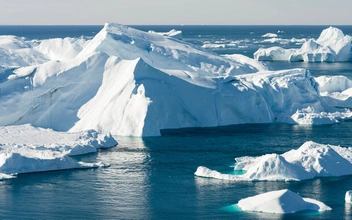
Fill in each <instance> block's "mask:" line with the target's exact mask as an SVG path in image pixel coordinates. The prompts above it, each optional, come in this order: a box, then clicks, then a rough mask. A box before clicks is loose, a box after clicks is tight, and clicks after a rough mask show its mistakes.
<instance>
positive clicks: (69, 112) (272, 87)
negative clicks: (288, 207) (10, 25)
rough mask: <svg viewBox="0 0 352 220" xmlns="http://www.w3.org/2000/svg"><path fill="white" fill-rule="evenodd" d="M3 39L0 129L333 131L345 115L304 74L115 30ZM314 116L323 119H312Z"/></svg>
mask: <svg viewBox="0 0 352 220" xmlns="http://www.w3.org/2000/svg"><path fill="white" fill-rule="evenodd" d="M4 39H5V40H3V41H1V42H2V43H1V42H0V46H1V45H2V46H3V49H2V50H0V56H1V58H4V59H3V60H2V61H1V63H0V113H1V114H0V125H2V126H5V125H21V124H28V123H29V124H31V125H33V126H35V127H42V128H51V129H53V130H56V131H72V132H80V131H84V130H89V129H93V130H96V131H97V132H99V133H103V134H107V133H111V134H112V135H125V136H158V135H160V130H162V129H176V128H184V127H210V126H224V125H230V124H241V123H273V122H282V123H292V124H299V123H323V122H324V123H335V122H338V121H339V119H342V118H343V117H345V116H346V117H347V116H348V114H349V112H348V111H347V110H345V109H343V108H335V105H330V104H329V102H328V100H326V96H322V94H321V92H320V91H319V86H320V85H319V84H318V83H317V82H316V81H315V79H314V77H312V76H311V75H310V73H309V71H307V70H304V69H292V70H282V71H268V69H269V68H268V67H267V66H265V65H264V64H262V63H261V62H259V61H257V60H254V59H250V58H248V57H245V56H242V55H228V56H219V55H217V54H213V53H210V52H208V51H206V50H203V49H202V48H199V47H196V46H194V45H191V44H189V43H185V42H182V41H180V40H177V39H174V38H172V37H165V36H161V35H159V34H155V33H147V32H143V31H139V30H136V29H133V28H130V27H127V26H123V25H119V24H111V23H107V24H105V26H104V28H103V29H102V30H101V31H100V32H99V33H98V34H97V35H96V36H95V37H94V38H93V39H91V40H86V39H84V38H82V37H81V38H76V39H75V38H64V39H48V40H41V41H28V40H26V39H24V38H18V37H14V36H5V37H4ZM9 48H10V50H9ZM0 49H1V48H0ZM23 50H25V51H26V52H23ZM1 51H6V54H5V55H4V56H2V55H1ZM12 58H13V59H12ZM27 58H28V59H27ZM10 61H11V62H10ZM199 103H201V104H199ZM205 106H206V108H205ZM336 107H340V105H336ZM308 108H310V109H314V111H305V109H308ZM297 112H299V113H300V112H303V113H304V114H303V115H302V114H301V115H298V116H297V117H296V116H295V114H296V113H297ZM316 114H318V115H320V114H323V115H329V116H328V118H329V119H328V120H326V117H327V116H326V117H325V116H324V117H325V119H324V120H319V122H318V120H311V118H313V117H314V118H317V117H316V116H315V115H316ZM331 115H332V116H331ZM302 118H303V119H302Z"/></svg>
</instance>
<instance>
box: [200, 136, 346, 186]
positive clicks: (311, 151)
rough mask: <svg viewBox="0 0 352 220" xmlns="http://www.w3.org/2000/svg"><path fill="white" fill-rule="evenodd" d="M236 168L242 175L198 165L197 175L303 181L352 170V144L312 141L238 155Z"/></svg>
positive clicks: (229, 178) (342, 173) (230, 178)
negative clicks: (274, 150)
mask: <svg viewBox="0 0 352 220" xmlns="http://www.w3.org/2000/svg"><path fill="white" fill-rule="evenodd" d="M235 160H236V165H235V168H234V169H235V170H242V171H245V173H244V174H242V175H232V174H222V173H220V172H217V171H215V170H211V169H208V168H206V167H202V166H201V167H198V169H197V171H196V172H195V175H196V176H200V177H207V178H215V179H223V180H231V181H301V180H306V179H312V178H316V177H329V176H344V175H351V174H352V148H351V147H349V148H345V147H340V146H333V145H323V144H318V143H315V142H312V141H308V142H306V143H304V144H303V145H302V146H301V147H300V148H298V149H297V150H290V151H288V152H286V153H284V154H281V155H279V154H266V155H263V156H258V157H247V156H245V157H239V158H235Z"/></svg>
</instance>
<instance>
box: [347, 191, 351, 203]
mask: <svg viewBox="0 0 352 220" xmlns="http://www.w3.org/2000/svg"><path fill="white" fill-rule="evenodd" d="M345 202H346V203H352V190H348V191H347V192H346V194H345Z"/></svg>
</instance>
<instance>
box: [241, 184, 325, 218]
mask: <svg viewBox="0 0 352 220" xmlns="http://www.w3.org/2000/svg"><path fill="white" fill-rule="evenodd" d="M238 206H239V207H240V208H241V209H242V210H243V211H251V212H266V213H276V214H288V213H296V212H299V211H305V210H313V211H319V212H323V211H330V210H332V209H331V208H330V207H329V206H327V205H325V204H324V203H322V202H320V201H317V200H315V199H310V198H302V197H301V196H300V195H298V194H297V193H294V192H292V191H290V190H288V189H283V190H278V191H271V192H267V193H263V194H259V195H257V196H252V197H248V198H245V199H241V200H240V201H239V202H238Z"/></svg>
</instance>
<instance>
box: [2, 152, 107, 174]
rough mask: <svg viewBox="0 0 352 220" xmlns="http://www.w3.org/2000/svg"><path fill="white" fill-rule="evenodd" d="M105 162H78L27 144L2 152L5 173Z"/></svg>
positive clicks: (79, 166)
mask: <svg viewBox="0 0 352 220" xmlns="http://www.w3.org/2000/svg"><path fill="white" fill-rule="evenodd" d="M106 166H108V165H107V164H104V163H83V162H77V161H76V160H74V159H72V158H71V157H69V156H68V155H66V154H65V153H60V152H58V151H52V150H44V149H43V150H39V149H33V148H31V147H27V146H25V145H22V146H18V145H11V148H10V147H7V149H6V150H3V151H1V152H0V172H1V173H5V174H14V173H32V172H43V171H54V170H64V169H82V168H94V167H106Z"/></svg>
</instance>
